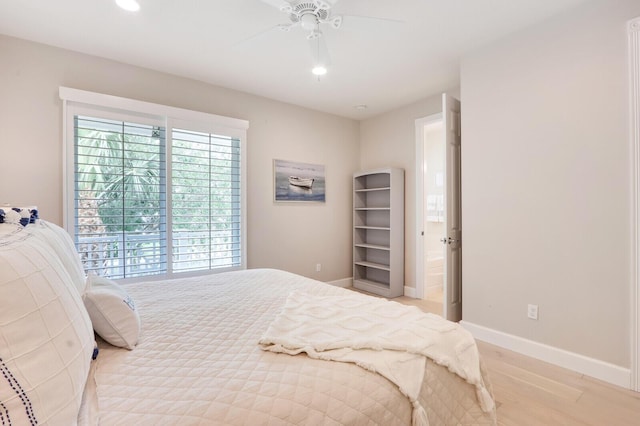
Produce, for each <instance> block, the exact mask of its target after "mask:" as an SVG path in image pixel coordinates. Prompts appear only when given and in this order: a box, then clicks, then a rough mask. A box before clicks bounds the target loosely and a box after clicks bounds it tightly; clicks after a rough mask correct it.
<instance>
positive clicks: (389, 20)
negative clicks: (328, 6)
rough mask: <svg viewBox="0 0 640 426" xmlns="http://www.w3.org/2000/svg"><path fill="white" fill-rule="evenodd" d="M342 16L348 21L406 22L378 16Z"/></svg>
mask: <svg viewBox="0 0 640 426" xmlns="http://www.w3.org/2000/svg"><path fill="white" fill-rule="evenodd" d="M339 16H340V17H342V18H343V20H344V19H347V20H348V21H352V20H366V21H383V22H389V23H391V24H405V23H406V22H405V21H401V20H399V19H391V18H378V17H377V16H363V15H339ZM336 17H337V16H334V17H333V18H336Z"/></svg>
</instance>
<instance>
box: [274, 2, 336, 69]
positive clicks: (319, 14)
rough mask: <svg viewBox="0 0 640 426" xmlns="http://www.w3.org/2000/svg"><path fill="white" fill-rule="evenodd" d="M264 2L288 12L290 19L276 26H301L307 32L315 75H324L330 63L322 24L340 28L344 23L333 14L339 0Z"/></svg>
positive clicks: (282, 28) (288, 28) (286, 29)
mask: <svg viewBox="0 0 640 426" xmlns="http://www.w3.org/2000/svg"><path fill="white" fill-rule="evenodd" d="M262 1H263V2H264V3H267V4H268V5H271V6H273V7H276V8H277V9H279V10H280V11H281V12H283V13H286V14H287V15H288V17H289V21H290V22H287V23H285V24H278V25H277V26H276V27H277V28H278V29H280V30H281V31H284V32H289V31H291V29H293V28H295V27H300V28H302V29H303V30H304V31H306V32H307V40H309V45H310V48H311V54H312V56H313V61H314V68H313V71H312V72H313V73H314V74H315V75H318V76H320V75H324V74H326V72H327V66H328V65H329V63H330V60H329V52H328V50H327V45H326V43H325V41H324V38H323V36H322V31H321V29H320V26H321V25H328V26H330V27H331V28H334V29H338V28H340V26H341V25H342V16H340V15H335V16H334V15H332V13H331V7H332V6H333V5H334V4H335V3H336V2H337V1H338V0H262Z"/></svg>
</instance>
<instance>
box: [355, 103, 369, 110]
mask: <svg viewBox="0 0 640 426" xmlns="http://www.w3.org/2000/svg"><path fill="white" fill-rule="evenodd" d="M353 108H355V109H357V110H358V111H364V110H365V109H367V108H369V107H368V106H366V105H364V104H362V105H355V106H354V107H353Z"/></svg>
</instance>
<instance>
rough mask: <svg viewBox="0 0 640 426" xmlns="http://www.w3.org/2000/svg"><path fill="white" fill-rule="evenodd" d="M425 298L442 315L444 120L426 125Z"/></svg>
mask: <svg viewBox="0 0 640 426" xmlns="http://www.w3.org/2000/svg"><path fill="white" fill-rule="evenodd" d="M423 144H424V156H423V159H422V163H423V165H424V166H423V171H424V172H423V182H422V184H423V189H424V190H423V194H424V198H423V211H424V215H423V216H424V221H423V225H422V226H423V227H422V229H424V238H423V241H424V244H423V245H424V265H425V266H424V278H423V285H424V299H425V300H426V301H427V302H429V303H428V304H429V308H430V310H432V311H433V312H434V313H437V314H438V315H442V314H443V312H442V304H443V286H444V257H445V251H444V245H443V243H442V240H443V239H444V238H445V237H446V234H447V232H446V229H445V225H444V221H445V203H444V197H445V193H444V190H445V185H444V183H445V176H444V172H445V170H444V166H445V142H444V130H443V124H442V117H440V118H439V119H436V120H434V121H431V122H429V123H427V124H425V125H424V140H423Z"/></svg>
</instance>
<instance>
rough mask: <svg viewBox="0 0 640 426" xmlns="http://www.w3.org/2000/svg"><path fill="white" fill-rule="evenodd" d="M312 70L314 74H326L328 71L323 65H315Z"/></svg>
mask: <svg viewBox="0 0 640 426" xmlns="http://www.w3.org/2000/svg"><path fill="white" fill-rule="evenodd" d="M311 72H312V73H313V75H318V76H320V75H325V74H326V73H327V69H326V68H325V67H323V66H322V65H316V66H315V67H313V69H312V70H311Z"/></svg>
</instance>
